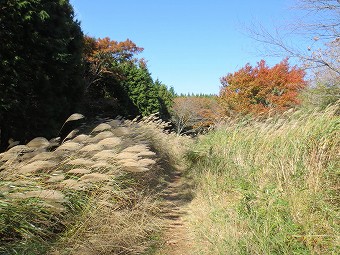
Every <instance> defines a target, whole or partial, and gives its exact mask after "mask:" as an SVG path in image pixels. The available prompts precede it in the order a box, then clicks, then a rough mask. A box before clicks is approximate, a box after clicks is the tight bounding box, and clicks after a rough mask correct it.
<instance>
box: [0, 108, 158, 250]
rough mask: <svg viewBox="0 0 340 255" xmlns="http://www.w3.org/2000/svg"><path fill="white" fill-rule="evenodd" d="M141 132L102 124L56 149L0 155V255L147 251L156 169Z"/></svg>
mask: <svg viewBox="0 0 340 255" xmlns="http://www.w3.org/2000/svg"><path fill="white" fill-rule="evenodd" d="M73 117H76V118H78V117H79V116H78V115H74V116H73ZM142 126H143V125H140V124H138V123H133V122H131V121H124V120H107V121H105V122H103V123H100V124H99V125H98V126H97V127H94V128H93V127H92V128H90V130H93V131H92V132H91V133H90V134H89V135H86V134H79V135H78V136H76V137H74V138H73V139H72V138H70V139H69V140H67V141H65V142H63V143H62V144H61V145H60V146H59V147H57V148H56V149H51V148H52V147H49V142H48V141H47V140H46V139H44V138H37V139H35V140H33V141H31V142H30V143H29V144H28V145H29V146H25V145H19V146H16V147H14V148H12V149H11V150H9V151H7V152H5V153H2V154H0V180H1V181H0V254H141V253H143V252H145V251H146V250H148V249H149V247H150V246H152V245H153V244H154V242H155V241H154V240H153V238H151V237H152V236H154V235H157V233H158V231H159V230H160V228H161V223H162V220H161V217H160V216H159V209H158V206H159V202H158V198H157V194H156V193H157V192H158V191H156V190H155V187H157V185H158V181H159V179H161V176H160V175H161V174H162V169H161V166H160V165H159V164H158V159H157V158H156V153H155V152H154V151H152V150H151V149H150V147H151V146H149V143H150V142H149V138H148V137H147V135H145V134H144V129H143V128H142Z"/></svg>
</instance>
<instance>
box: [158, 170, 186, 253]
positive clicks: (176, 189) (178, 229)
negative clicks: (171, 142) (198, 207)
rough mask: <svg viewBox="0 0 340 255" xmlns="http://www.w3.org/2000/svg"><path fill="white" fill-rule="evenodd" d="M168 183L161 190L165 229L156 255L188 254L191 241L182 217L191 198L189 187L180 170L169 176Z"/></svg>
mask: <svg viewBox="0 0 340 255" xmlns="http://www.w3.org/2000/svg"><path fill="white" fill-rule="evenodd" d="M169 177H170V178H169V183H168V186H167V188H166V189H165V190H163V192H162V197H163V199H164V201H165V203H164V210H163V213H164V218H165V219H166V229H165V232H164V239H163V240H164V241H163V246H162V248H161V249H160V250H159V251H158V253H156V254H157V255H189V254H191V252H192V241H191V237H190V235H189V232H188V228H187V223H186V222H185V220H184V218H185V216H186V215H187V213H188V212H187V206H188V204H189V203H190V202H191V200H192V193H191V187H190V185H189V184H187V183H185V181H184V177H183V176H182V171H181V170H176V171H174V172H173V173H172V174H171V175H170V176H169Z"/></svg>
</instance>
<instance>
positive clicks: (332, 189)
mask: <svg viewBox="0 0 340 255" xmlns="http://www.w3.org/2000/svg"><path fill="white" fill-rule="evenodd" d="M335 109H336V108H335V107H333V108H328V109H327V110H326V111H325V112H322V113H318V112H314V113H308V114H306V113H301V112H295V113H285V114H283V115H282V116H278V117H275V118H271V119H268V120H266V121H256V120H237V121H236V120H234V121H232V120H230V121H227V122H226V123H225V124H224V125H221V126H220V127H219V128H217V130H215V131H214V132H212V133H210V134H208V135H206V136H202V137H201V138H200V139H199V140H198V142H197V143H196V145H195V146H194V147H193V148H192V150H191V152H190V153H189V154H188V158H189V160H190V162H191V163H192V167H191V173H192V176H194V178H195V180H196V184H197V191H196V192H197V195H196V198H195V199H194V201H193V202H192V204H191V208H190V209H191V214H190V217H188V220H189V221H190V225H191V231H192V232H194V233H195V236H196V247H197V251H194V252H195V254H212V255H217V254H220V255H226V254H287V255H288V254H339V252H340V248H339V245H340V243H339V241H340V237H339V233H340V232H339V231H340V228H339V226H340V225H339V223H340V222H339V216H340V215H339V202H340V200H339V187H340V186H339V173H340V172H339V170H340V164H339V149H340V132H339V131H340V117H339V115H338V116H336V115H335V114H334V113H335Z"/></svg>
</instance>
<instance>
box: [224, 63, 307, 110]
mask: <svg viewBox="0 0 340 255" xmlns="http://www.w3.org/2000/svg"><path fill="white" fill-rule="evenodd" d="M304 75H305V73H304V71H303V70H301V69H299V68H298V67H296V66H294V67H290V66H289V63H288V59H285V60H283V61H282V62H280V63H279V64H276V65H275V66H274V67H272V68H270V67H268V66H267V65H266V62H265V61H264V60H261V61H260V62H258V63H257V66H255V67H252V66H251V65H249V64H247V65H246V66H245V67H243V68H241V69H240V70H239V71H237V72H235V73H233V74H228V75H227V76H225V77H222V78H221V83H222V86H223V87H222V88H221V91H220V99H221V103H222V105H223V106H224V108H225V110H226V112H227V114H233V113H241V114H248V113H253V114H259V113H267V112H269V111H274V112H283V111H285V110H287V109H289V108H291V107H293V106H296V105H298V104H299V100H298V93H299V92H300V91H301V90H302V89H303V88H304V87H305V86H306V82H305V81H304Z"/></svg>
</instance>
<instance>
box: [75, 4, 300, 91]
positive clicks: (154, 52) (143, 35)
mask: <svg viewBox="0 0 340 255" xmlns="http://www.w3.org/2000/svg"><path fill="white" fill-rule="evenodd" d="M292 2H293V0H286V1H279V0H276V1H274V0H264V1H254V0H244V1H228V0H120V1H117V0H96V1H93V0H71V3H72V5H73V6H74V9H75V12H76V17H77V19H78V20H80V21H81V26H82V29H83V31H84V33H85V34H87V35H90V36H94V37H97V38H98V37H100V38H102V37H106V36H108V37H110V38H111V39H113V40H117V41H122V40H126V39H127V38H129V39H131V40H132V41H133V42H135V43H136V44H137V45H138V46H140V47H143V48H144V52H143V53H142V54H141V55H140V56H141V57H144V58H145V59H146V60H147V61H148V67H149V70H150V72H151V73H152V77H153V78H154V79H157V78H158V79H159V80H160V81H162V82H163V83H164V84H166V85H167V86H169V87H170V86H173V87H174V88H175V91H176V92H177V93H187V92H194V93H216V94H217V93H218V92H219V88H220V82H219V78H220V77H221V76H224V75H226V74H227V73H230V72H234V71H236V70H238V69H240V68H241V67H243V66H244V65H245V64H246V63H248V62H249V63H251V64H256V62H257V61H259V60H260V59H261V58H264V57H262V56H261V55H260V54H259V52H258V50H257V43H256V42H255V41H254V40H252V39H251V38H250V37H249V36H248V35H246V32H245V29H244V26H251V24H252V23H254V22H259V23H261V24H262V25H264V26H268V27H271V26H272V25H281V24H283V23H285V22H286V20H287V21H289V19H290V17H289V16H290V12H291V11H290V10H289V7H291V6H292V4H293V3H292ZM264 59H266V58H264ZM266 60H267V62H268V63H269V64H270V65H273V64H275V63H277V62H279V61H280V59H274V58H270V59H266Z"/></svg>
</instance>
